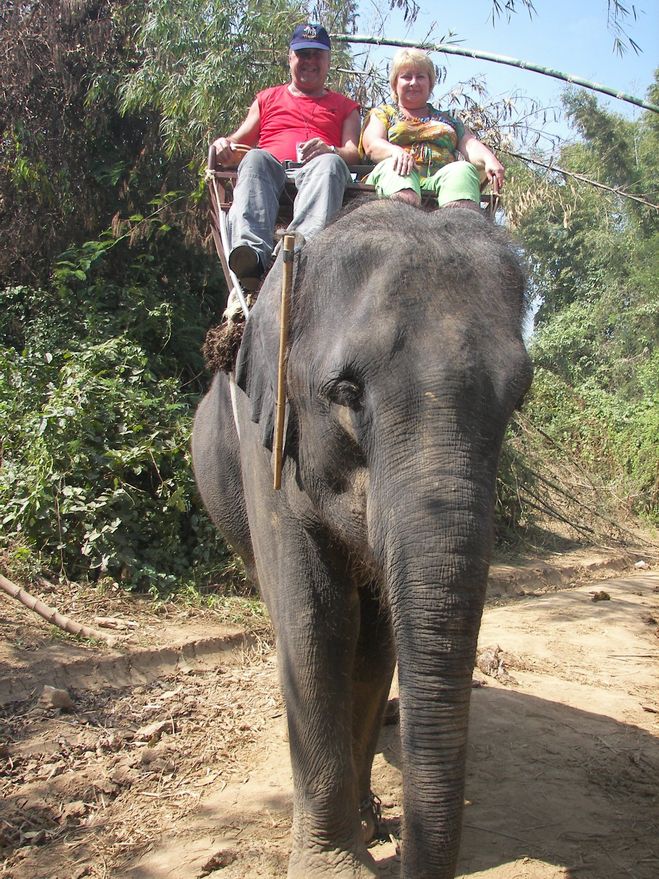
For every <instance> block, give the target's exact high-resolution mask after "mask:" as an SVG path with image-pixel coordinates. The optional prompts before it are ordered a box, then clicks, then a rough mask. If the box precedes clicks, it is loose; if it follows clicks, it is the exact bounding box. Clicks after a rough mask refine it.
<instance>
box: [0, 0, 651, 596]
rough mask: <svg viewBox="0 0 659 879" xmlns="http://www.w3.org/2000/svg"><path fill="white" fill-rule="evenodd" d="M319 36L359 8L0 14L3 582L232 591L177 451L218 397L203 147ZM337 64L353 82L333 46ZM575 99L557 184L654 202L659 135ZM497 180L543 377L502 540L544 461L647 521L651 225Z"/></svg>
mask: <svg viewBox="0 0 659 879" xmlns="http://www.w3.org/2000/svg"><path fill="white" fill-rule="evenodd" d="M399 5H400V4H399ZM309 17H312V18H317V19H319V20H322V21H323V22H325V23H326V24H327V25H328V26H329V29H330V30H336V31H350V30H351V29H352V30H354V29H355V25H356V4H353V3H348V4H344V3H338V2H337V0H329V2H327V0H326V2H320V3H317V4H314V5H313V6H311V7H308V11H307V10H305V9H304V8H303V5H302V4H299V3H297V2H289V0H267V2H252V0H249V2H247V3H245V2H240V3H239V2H237V0H223V2H221V3H218V2H214V0H209V2H204V3H197V2H192V0H151V2H147V3H137V2H134V0H94V2H92V0H81V2H78V3H75V4H72V3H68V2H66V0H41V2H39V3H36V2H27V3H25V2H23V3H18V2H14V0H8V2H7V3H5V4H3V6H2V9H0V63H2V65H3V83H2V88H1V89H0V118H1V119H2V121H3V128H2V134H1V135H0V169H1V172H2V173H0V234H1V235H2V239H3V245H4V246H3V249H2V251H1V253H0V423H1V424H2V435H1V447H0V453H1V466H0V510H1V511H2V512H1V513H0V517H1V520H2V530H1V532H0V563H2V566H3V568H4V569H5V570H6V571H7V572H8V573H9V574H10V575H11V574H12V573H14V574H15V575H16V576H18V574H20V573H22V574H26V575H29V574H31V573H36V572H38V571H49V572H52V573H53V574H54V575H61V576H66V577H68V578H70V579H80V580H82V579H90V580H96V579H100V578H108V577H109V578H112V579H113V580H115V581H117V582H121V583H122V584H124V585H125V587H126V588H131V589H139V590H150V591H151V592H152V593H154V594H159V595H163V594H169V593H171V592H174V591H177V590H180V589H186V588H194V589H197V588H205V587H206V586H207V585H208V584H210V583H218V582H223V581H227V580H233V581H234V583H235V579H236V574H235V570H236V566H235V562H234V561H233V560H232V559H231V558H230V556H229V554H228V552H227V550H226V548H225V547H224V545H223V544H222V542H221V540H220V539H219V537H217V535H216V534H215V532H214V530H213V529H212V528H211V526H210V524H209V521H208V519H207V516H206V514H205V512H204V511H203V510H202V509H201V506H200V503H199V500H198V498H197V494H196V491H195V487H194V484H193V479H192V471H191V467H190V460H189V451H188V444H189V434H190V426H191V419H192V414H193V412H194V407H195V405H196V402H197V400H198V398H199V395H200V393H202V391H203V389H204V387H205V385H206V383H207V379H208V376H207V375H205V374H204V367H203V364H202V361H201V357H200V353H199V352H200V350H201V345H202V341H203V338H204V334H205V332H206V330H207V329H208V327H209V326H211V325H212V324H213V323H215V322H216V321H217V319H218V316H219V314H220V313H221V311H222V309H223V307H224V301H225V298H226V290H225V288H224V282H223V280H222V278H221V275H220V272H219V264H218V261H217V259H216V257H215V256H214V255H213V254H212V253H211V249H210V247H209V245H208V241H207V240H206V237H207V216H206V204H205V198H204V183H203V176H202V172H203V166H204V164H205V153H206V148H207V144H208V143H209V141H210V140H211V139H212V138H213V137H214V136H217V135H218V134H220V133H223V132H228V131H230V130H233V128H234V127H235V126H236V125H237V124H238V122H239V121H240V119H241V118H242V117H243V115H244V113H245V111H246V109H247V107H248V105H249V103H250V102H251V100H252V99H253V95H254V94H255V92H256V91H258V90H259V89H260V88H263V87H265V86H267V85H270V84H272V83H273V82H279V81H282V79H284V78H285V76H286V46H287V40H288V36H289V34H290V31H291V29H292V27H293V25H294V24H295V23H297V22H298V21H301V20H304V19H305V18H309ZM333 59H334V62H335V64H336V65H337V67H340V68H349V66H350V58H349V55H348V54H347V49H346V48H345V45H344V44H342V45H341V47H337V51H335V52H334V53H333ZM333 77H334V79H333V83H332V84H333V85H334V86H335V87H339V88H342V89H344V90H346V89H348V90H351V89H352V90H356V89H357V88H359V87H363V78H362V79H351V78H350V77H348V76H347V75H346V74H345V73H341V72H339V71H336V72H335V73H334V74H333ZM355 83H359V84H360V85H359V86H357V85H355ZM653 95H654V100H655V102H656V99H657V87H656V84H655V86H654V87H653ZM566 102H567V106H568V108H569V110H570V113H571V114H572V117H573V120H574V124H575V126H576V128H577V130H578V132H579V134H580V140H579V141H578V142H577V143H576V144H574V145H572V146H570V147H566V148H565V149H564V150H563V154H562V155H561V157H560V164H561V165H562V166H564V167H566V168H570V169H572V170H575V171H579V172H582V173H586V174H587V175H590V176H593V177H595V178H597V179H599V180H601V181H602V182H607V183H608V184H609V185H611V186H619V187H623V188H624V189H625V190H626V191H629V192H631V193H635V194H637V195H639V196H642V197H644V198H646V199H648V200H650V201H653V202H654V203H655V204H656V202H657V195H658V193H657V180H658V176H657V171H658V169H657V161H658V159H657V155H658V153H659V142H658V132H659V125H658V123H657V119H656V117H653V116H651V114H646V116H645V117H644V118H643V121H642V122H641V123H640V124H638V125H636V126H634V125H632V124H631V123H628V122H626V121H625V120H623V119H621V118H619V117H616V116H615V115H614V114H611V113H608V112H605V111H603V110H601V109H600V108H599V107H598V105H597V103H596V101H594V100H593V99H591V98H589V97H587V96H586V97H584V96H583V95H568V96H566ZM509 180H510V182H509V185H508V195H507V201H506V206H507V212H508V216H509V220H510V222H511V223H512V224H513V225H514V227H515V230H516V233H517V235H518V236H519V239H520V241H521V243H522V244H523V247H524V249H525V251H526V253H527V256H528V259H529V262H530V265H531V270H532V272H531V274H532V286H533V292H534V294H535V296H536V302H537V303H538V304H539V309H538V311H537V314H536V331H535V333H534V335H533V339H532V352H533V356H534V359H535V362H536V365H537V373H536V376H537V377H536V382H535V387H534V390H533V392H532V394H531V395H530V397H529V400H528V401H527V404H526V407H527V408H526V415H525V416H524V419H526V420H523V419H522V418H521V417H520V420H519V421H518V422H516V423H515V424H514V425H513V427H512V429H511V433H510V437H509V440H508V442H507V445H506V449H505V453H504V466H503V468H502V473H501V477H500V483H499V517H498V518H499V533H500V535H501V536H502V537H503V536H505V537H506V538H507V539H510V540H514V539H516V538H518V537H519V535H520V533H521V531H522V530H523V529H527V530H528V529H529V528H531V527H532V526H533V523H534V520H535V518H537V515H538V509H537V507H534V506H533V503H534V501H533V498H536V500H537V496H538V492H537V490H536V489H535V488H534V486H535V484H536V481H537V480H538V479H547V478H548V477H547V474H546V473H545V474H544V475H543V473H542V472H541V469H542V468H541V463H540V462H541V461H542V460H543V459H546V458H547V446H546V445H543V443H547V442H550V444H551V458H552V460H554V461H560V460H561V459H562V460H564V461H574V460H575V459H578V460H579V461H580V462H582V464H583V466H584V467H587V468H589V469H592V470H593V471H594V472H597V473H598V474H600V476H601V478H602V479H603V480H606V481H607V482H608V483H609V484H610V485H612V486H613V487H614V488H615V491H616V492H617V496H618V497H619V498H620V500H621V502H622V503H623V504H624V505H625V506H626V508H627V509H629V510H630V511H635V512H641V513H643V514H644V515H645V516H647V517H648V518H650V519H652V518H653V517H656V509H657V499H658V488H657V460H658V450H657V436H658V435H659V415H658V413H659V406H658V405H657V403H658V402H659V399H658V398H659V379H658V362H657V353H656V339H657V323H658V312H659V306H658V304H657V293H656V278H657V274H658V273H657V268H658V266H657V252H658V248H657V220H656V214H657V212H656V211H652V210H651V209H649V208H645V207H643V206H641V205H637V204H635V203H632V202H628V201H626V200H625V199H623V198H621V197H620V196H616V195H610V194H605V193H599V192H596V191H594V190H592V189H589V188H586V187H576V186H575V185H573V184H572V183H570V182H569V181H568V180H567V179H564V178H562V177H561V176H560V175H556V174H551V173H544V172H537V171H535V170H531V169H530V167H527V166H526V165H524V164H523V163H517V164H515V163H511V164H510V165H509ZM539 193H540V194H541V196H542V197H541V198H539V197H538V194H539ZM528 419H530V420H531V421H532V422H533V423H534V424H535V428H536V429H535V431H531V430H530V429H529V427H528ZM540 437H543V438H544V439H542V440H541V439H540ZM655 520H656V519H655Z"/></svg>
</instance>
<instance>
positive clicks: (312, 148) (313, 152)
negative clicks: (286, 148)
mask: <svg viewBox="0 0 659 879" xmlns="http://www.w3.org/2000/svg"><path fill="white" fill-rule="evenodd" d="M297 146H298V150H299V154H300V156H301V157H302V162H304V164H305V165H306V163H307V162H310V161H311V160H312V159H315V158H317V157H318V156H324V155H326V154H327V153H333V152H335V150H333V149H332V147H331V146H328V145H327V144H326V143H325V141H323V140H321V139H320V138H319V137H312V138H311V140H305V141H304V143H299V144H298V145H297Z"/></svg>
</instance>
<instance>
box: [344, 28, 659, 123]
mask: <svg viewBox="0 0 659 879" xmlns="http://www.w3.org/2000/svg"><path fill="white" fill-rule="evenodd" d="M330 37H331V39H333V40H336V41H337V42H338V43H367V44H370V45H373V46H400V47H403V48H407V49H425V50H429V51H432V52H443V53H444V54H446V55H463V56H465V57H467V58H479V59H481V60H482V61H492V62H493V63H494V64H506V65H508V66H509V67H519V68H521V69H522V70H530V71H531V72H532V73H540V74H542V75H543V76H551V77H553V78H554V79H561V80H563V82H569V83H570V84H571V85H580V86H582V87H583V88H586V89H590V90H591V91H594V92H601V93H602V94H604V95H609V96H610V97H612V98H617V99H618V100H619V101H626V102H627V103H628V104H635V105H636V106H637V107H643V109H644V110H651V111H652V112H653V113H659V107H658V106H657V105H656V104H651V103H649V102H648V101H644V100H643V99H642V98H637V97H635V96H634V95H628V94H627V93H626V92H621V91H619V90H617V89H613V88H609V86H606V85H602V83H599V82H591V81H590V80H588V79H583V78H582V77H580V76H576V75H575V74H573V73H562V72H561V71H560V70H555V69H554V68H552V67H543V66H542V65H540V64H533V63H532V62H531V61H522V60H521V59H519V58H510V57H509V56H508V55H495V54H494V53H493V52H483V51H481V50H480V49H468V48H467V47H466V46H453V45H451V44H449V43H427V42H425V43H415V42H413V41H412V40H387V39H385V38H384V37H371V36H363V35H361V34H330Z"/></svg>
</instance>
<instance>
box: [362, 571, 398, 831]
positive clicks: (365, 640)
mask: <svg viewBox="0 0 659 879" xmlns="http://www.w3.org/2000/svg"><path fill="white" fill-rule="evenodd" d="M395 664H396V654H395V647H394V642H393V634H392V630H391V621H390V618H389V613H388V611H387V609H386V607H385V606H384V605H383V603H382V600H381V598H380V596H379V595H378V594H377V593H376V592H375V591H374V589H372V588H369V587H367V588H365V589H363V590H362V592H361V593H360V629H359V639H358V642H357V650H356V655H355V665H354V671H353V754H354V761H355V771H356V773H357V790H358V794H359V803H360V812H361V819H362V831H363V835H364V841H365V842H367V843H368V842H370V841H371V840H372V839H373V838H374V837H375V834H376V832H377V822H376V816H375V814H374V810H373V808H372V804H371V768H372V765H373V758H374V757H375V752H376V749H377V744H378V738H379V735H380V729H381V727H382V718H383V715H384V711H385V708H386V704H387V697H388V695H389V690H390V688H391V679H392V677H393V673H394V667H395Z"/></svg>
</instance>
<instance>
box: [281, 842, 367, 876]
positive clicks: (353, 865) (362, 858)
mask: <svg viewBox="0 0 659 879" xmlns="http://www.w3.org/2000/svg"><path fill="white" fill-rule="evenodd" d="M378 875H379V873H378V869H377V866H376V864H375V861H374V860H373V858H372V857H371V855H370V854H369V853H368V852H367V851H366V849H364V850H363V851H361V852H358V853H355V852H346V851H337V850H336V849H331V850H323V851H303V852H293V854H292V855H291V858H290V861H289V863H288V874H287V879H377V877H378Z"/></svg>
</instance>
